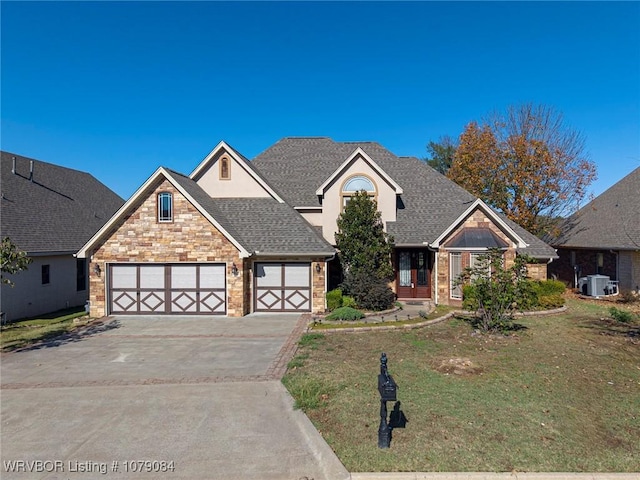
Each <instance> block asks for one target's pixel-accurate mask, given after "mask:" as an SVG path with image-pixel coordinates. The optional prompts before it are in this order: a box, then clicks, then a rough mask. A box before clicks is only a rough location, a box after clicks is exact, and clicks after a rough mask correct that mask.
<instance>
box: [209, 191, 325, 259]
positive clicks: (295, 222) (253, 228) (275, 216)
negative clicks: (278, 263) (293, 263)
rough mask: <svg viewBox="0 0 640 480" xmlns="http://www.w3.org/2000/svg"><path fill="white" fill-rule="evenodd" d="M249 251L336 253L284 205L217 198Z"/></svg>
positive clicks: (295, 213)
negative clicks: (248, 247)
mask: <svg viewBox="0 0 640 480" xmlns="http://www.w3.org/2000/svg"><path fill="white" fill-rule="evenodd" d="M215 203H216V205H217V207H218V208H219V209H220V210H222V212H223V213H224V214H225V215H226V216H227V218H233V220H234V226H235V227H236V229H237V230H238V231H239V232H240V236H241V237H242V239H243V240H244V242H246V244H247V245H249V246H250V249H251V251H255V252H256V253H257V252H259V253H260V254H261V255H265V254H270V255H274V254H289V255H291V254H318V255H332V254H333V253H334V252H335V249H334V248H333V247H332V246H331V245H329V243H327V242H326V241H325V240H324V238H323V237H322V235H318V233H317V232H316V230H314V228H313V227H312V226H311V225H309V223H307V221H306V220H305V219H304V218H302V216H301V215H300V214H299V213H298V212H296V211H295V210H294V209H293V208H291V207H290V206H289V205H287V204H286V203H279V202H278V201H276V200H274V199H271V198H218V199H216V200H215Z"/></svg>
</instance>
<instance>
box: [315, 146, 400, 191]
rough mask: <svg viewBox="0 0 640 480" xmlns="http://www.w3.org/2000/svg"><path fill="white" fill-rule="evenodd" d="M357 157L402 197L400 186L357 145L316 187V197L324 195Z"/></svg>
mask: <svg viewBox="0 0 640 480" xmlns="http://www.w3.org/2000/svg"><path fill="white" fill-rule="evenodd" d="M358 157H360V158H362V159H363V160H364V161H365V162H366V163H368V164H369V165H370V166H371V168H373V169H374V170H375V171H376V172H377V173H378V175H380V176H381V177H382V178H384V179H385V180H386V181H387V183H388V184H389V185H391V187H392V188H393V189H394V190H395V193H396V195H402V193H403V190H402V187H401V186H400V185H398V184H397V183H396V182H395V180H393V178H391V176H390V175H389V174H388V173H387V172H385V171H384V170H383V169H382V168H380V166H379V165H378V164H377V163H376V162H375V161H374V160H373V159H372V158H371V157H370V156H369V155H368V154H367V152H365V151H364V150H363V149H362V147H360V146H359V145H358V147H356V149H355V150H354V151H353V152H352V153H351V155H349V156H348V157H347V158H346V160H345V161H344V162H342V164H341V165H340V166H339V167H338V168H337V169H336V170H334V172H333V173H332V174H331V175H330V176H329V177H328V178H327V179H326V180H325V181H324V182H323V183H322V185H320V186H319V187H318V189H317V190H316V195H324V192H325V191H326V189H327V187H328V186H329V185H331V184H332V183H333V181H334V180H335V179H336V178H338V177H339V176H340V175H342V173H343V172H344V171H345V170H346V169H347V168H349V166H350V165H351V164H352V163H353V161H354V160H356V159H357V158H358Z"/></svg>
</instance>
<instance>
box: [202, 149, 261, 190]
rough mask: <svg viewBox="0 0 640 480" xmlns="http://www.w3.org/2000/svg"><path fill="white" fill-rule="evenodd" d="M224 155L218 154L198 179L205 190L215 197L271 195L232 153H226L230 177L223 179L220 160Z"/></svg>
mask: <svg viewBox="0 0 640 480" xmlns="http://www.w3.org/2000/svg"><path fill="white" fill-rule="evenodd" d="M223 155H224V154H218V155H216V157H214V158H213V159H212V160H211V162H210V163H209V165H208V166H207V167H206V168H205V169H204V170H203V171H202V172H200V173H199V175H198V178H197V179H196V182H197V183H198V185H200V187H202V189H203V190H204V191H205V192H207V193H208V194H209V195H210V196H211V197H213V198H248V197H249V198H266V197H269V196H270V194H269V192H267V191H266V190H265V189H264V187H263V186H262V185H260V184H259V183H258V182H257V181H256V179H255V178H253V177H252V176H251V175H250V174H249V173H248V172H247V171H246V170H245V169H244V167H243V166H241V165H240V164H239V163H238V162H236V161H235V160H234V159H233V157H231V156H230V155H225V157H226V158H228V159H229V179H228V180H225V179H221V178H220V166H219V163H218V162H219V161H220V158H222V156H223Z"/></svg>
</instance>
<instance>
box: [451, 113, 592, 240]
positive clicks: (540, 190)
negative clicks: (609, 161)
mask: <svg viewBox="0 0 640 480" xmlns="http://www.w3.org/2000/svg"><path fill="white" fill-rule="evenodd" d="M584 142H585V140H584V138H583V137H582V135H581V134H580V133H579V132H577V131H576V130H573V129H572V128H570V127H568V126H567V125H566V124H565V123H564V120H563V117H562V114H560V113H559V112H557V111H556V110H554V109H553V108H551V107H548V106H545V105H533V104H526V105H521V106H513V107H509V108H508V109H507V110H506V112H504V113H496V114H493V115H492V116H491V117H489V118H488V119H486V120H484V121H483V122H482V123H477V122H471V123H469V124H468V125H467V126H466V128H465V130H464V132H463V133H462V134H461V135H460V142H459V146H458V148H457V149H456V152H455V155H454V160H453V164H452V166H451V168H450V169H449V171H448V172H447V176H448V177H449V178H450V179H452V180H453V181H454V182H456V183H457V184H458V185H460V186H462V187H464V188H465V189H467V190H468V191H470V192H471V193H473V194H474V195H476V196H478V197H480V198H481V199H482V200H484V201H485V202H487V203H488V204H489V205H491V206H493V207H495V208H497V209H498V210H501V211H502V212H504V214H505V215H506V216H507V217H509V218H510V219H511V220H513V221H514V222H516V223H518V224H519V225H521V226H522V227H524V228H526V229H527V230H529V231H530V232H532V233H534V234H536V235H538V236H541V237H542V236H544V235H545V234H553V233H554V232H553V231H552V230H553V229H554V227H555V225H556V223H555V219H557V218H558V217H564V216H567V215H570V214H571V213H573V212H575V211H576V210H577V209H578V208H579V207H580V204H581V202H582V200H584V198H585V196H586V195H587V187H588V186H589V185H590V184H591V182H592V181H593V180H594V179H595V178H596V167H595V164H594V163H593V162H592V161H590V160H589V158H588V156H587V154H586V153H585V150H584Z"/></svg>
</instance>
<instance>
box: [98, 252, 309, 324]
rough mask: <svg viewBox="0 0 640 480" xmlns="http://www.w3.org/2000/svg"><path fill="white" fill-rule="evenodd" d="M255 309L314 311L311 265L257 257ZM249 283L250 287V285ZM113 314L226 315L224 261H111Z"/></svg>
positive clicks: (261, 310)
mask: <svg viewBox="0 0 640 480" xmlns="http://www.w3.org/2000/svg"><path fill="white" fill-rule="evenodd" d="M253 272H254V277H253V286H254V288H253V292H254V294H253V310H254V311H257V312H274V311H279V312H308V311H310V310H311V265H310V264H309V263H299V262H295V263H292V262H256V263H255V264H254V268H253ZM245 287H246V288H248V287H247V286H245ZM107 288H108V291H107V296H108V303H109V313H111V314H116V315H117V314H126V315H132V314H133V315H163V314H171V315H180V314H183V315H226V313H227V300H228V295H227V279H226V265H225V264H224V263H206V264H184V263H178V264H176V263H174V264H171V263H169V264H164V263H163V264H160V263H143V264H130V263H128V264H111V265H110V266H109V277H108V287H107Z"/></svg>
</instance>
